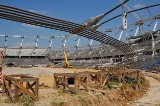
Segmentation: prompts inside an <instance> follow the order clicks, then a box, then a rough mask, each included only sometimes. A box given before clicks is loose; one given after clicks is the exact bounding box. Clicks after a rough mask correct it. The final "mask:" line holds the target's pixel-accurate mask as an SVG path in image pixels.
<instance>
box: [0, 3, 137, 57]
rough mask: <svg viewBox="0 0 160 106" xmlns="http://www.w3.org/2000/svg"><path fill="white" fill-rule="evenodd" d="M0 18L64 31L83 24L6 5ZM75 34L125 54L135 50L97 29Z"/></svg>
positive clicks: (0, 9)
mask: <svg viewBox="0 0 160 106" xmlns="http://www.w3.org/2000/svg"><path fill="white" fill-rule="evenodd" d="M0 18H3V19H7V20H12V21H16V22H21V23H26V24H30V25H35V26H40V27H45V28H50V29H55V30H60V31H65V32H69V33H71V32H72V31H73V30H75V29H76V28H79V27H83V25H79V24H76V23H72V22H69V21H63V20H60V19H56V18H52V17H48V16H44V15H40V14H37V13H33V12H29V11H26V10H22V9H18V8H15V7H10V6H6V5H0ZM77 35H80V36H83V37H86V38H89V39H93V40H96V41H99V42H101V43H103V44H108V45H111V46H114V47H115V48H118V49H119V50H120V51H122V52H124V53H125V54H127V55H131V54H135V52H134V51H133V50H132V49H131V48H130V47H129V45H128V44H126V43H124V42H122V41H119V40H117V39H114V38H112V37H110V36H108V35H106V34H104V33H102V32H99V31H91V30H89V29H86V30H83V31H81V32H79V33H77Z"/></svg>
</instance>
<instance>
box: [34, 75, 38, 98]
mask: <svg viewBox="0 0 160 106" xmlns="http://www.w3.org/2000/svg"><path fill="white" fill-rule="evenodd" d="M38 92H39V78H37V79H36V83H35V96H36V98H37V100H38Z"/></svg>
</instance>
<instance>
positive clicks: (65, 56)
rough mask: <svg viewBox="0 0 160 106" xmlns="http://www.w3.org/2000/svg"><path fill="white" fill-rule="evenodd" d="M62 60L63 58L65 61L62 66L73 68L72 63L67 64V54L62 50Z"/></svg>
mask: <svg viewBox="0 0 160 106" xmlns="http://www.w3.org/2000/svg"><path fill="white" fill-rule="evenodd" d="M64 60H65V63H64V66H63V67H64V68H73V66H72V65H70V64H69V62H68V59H67V55H66V52H65V51H64Z"/></svg>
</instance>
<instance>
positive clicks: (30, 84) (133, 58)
mask: <svg viewBox="0 0 160 106" xmlns="http://www.w3.org/2000/svg"><path fill="white" fill-rule="evenodd" d="M118 1H119V2H118V3H119V4H118V5H117V6H115V4H114V3H115V1H114V3H113V4H114V7H112V9H109V10H108V11H107V12H106V11H105V12H103V14H100V15H97V16H94V17H91V18H89V19H87V20H85V22H84V23H83V24H79V23H77V22H76V21H75V22H73V21H68V19H63V18H55V16H52V15H49V13H48V15H46V12H41V13H40V12H37V11H34V10H27V9H25V7H23V6H22V7H23V8H18V7H16V6H12V5H5V4H0V18H1V20H0V23H3V24H2V25H4V28H3V29H2V31H0V33H1V34H0V51H1V58H0V63H1V64H0V66H1V67H0V94H1V93H2V95H0V104H2V105H10V104H9V103H7V102H6V101H9V102H10V103H14V104H11V105H13V106H16V105H24V106H35V105H36V106H44V105H46V106H63V105H64V106H75V105H78V106H110V105H113V106H114V105H115V104H118V106H122V105H128V104H129V105H131V106H132V105H133V106H135V105H146V104H147V103H148V104H151V105H159V104H160V98H159V95H158V94H157V92H159V90H160V89H159V88H160V82H159V81H160V29H159V26H160V25H159V23H158V22H159V19H160V14H159V13H157V11H156V10H158V9H159V6H160V4H158V2H156V4H148V5H147V6H146V5H139V4H136V5H135V6H134V8H133V9H131V8H130V7H129V6H128V3H130V2H133V1H130V2H129V0H124V1H123V0H118ZM134 2H135V1H134ZM134 2H133V3H134ZM4 3H5V2H4ZM136 3H139V2H136ZM6 4H8V3H6ZM9 4H10V3H9ZM71 4H72V3H71ZM111 4H112V3H111ZM83 5H84V4H83ZM94 5H95V4H94ZM129 5H130V6H131V4H129ZM91 7H92V6H91ZM27 8H29V7H27ZM31 9H32V8H31ZM92 9H94V8H93V7H92ZM64 10H65V9H64ZM83 10H84V9H83ZM48 11H50V10H48ZM59 11H60V9H59ZM86 11H87V10H86ZM119 12H120V14H119ZM76 13H77V12H76ZM93 13H94V12H93ZM137 13H139V14H142V15H144V16H143V17H142V16H139V15H138V14H137ZM55 14H60V13H59V12H58V13H55ZM65 14H66V12H65ZM79 14H81V12H79ZM79 14H77V16H78V15H79ZM88 14H89V13H88ZM109 14H111V16H112V18H109V19H107V20H106V19H105V17H106V16H110V15H109ZM117 14H118V15H117ZM86 15H87V14H86ZM66 16H68V17H69V15H66ZM59 17H61V16H59ZM75 17H76V16H75ZM107 18H108V17H107ZM62 19H63V20H62ZM75 19H76V18H75ZM105 24H107V27H106V26H104V25H105ZM5 25H6V26H5ZM7 25H8V26H7ZM12 25H13V26H12ZM117 25H118V26H117ZM14 26H15V28H14ZM5 27H8V28H5ZM26 27H28V29H27V28H26ZM30 29H32V30H30ZM16 32H17V33H18V32H20V33H18V34H17V33H16ZM6 33H9V34H6ZM155 86H157V87H156V88H155ZM3 94H5V95H3ZM145 95H146V96H145ZM153 95H154V96H153ZM154 97H155V98H154ZM149 98H150V99H151V100H150V99H149ZM146 100H148V102H146ZM116 106H117V105H116Z"/></svg>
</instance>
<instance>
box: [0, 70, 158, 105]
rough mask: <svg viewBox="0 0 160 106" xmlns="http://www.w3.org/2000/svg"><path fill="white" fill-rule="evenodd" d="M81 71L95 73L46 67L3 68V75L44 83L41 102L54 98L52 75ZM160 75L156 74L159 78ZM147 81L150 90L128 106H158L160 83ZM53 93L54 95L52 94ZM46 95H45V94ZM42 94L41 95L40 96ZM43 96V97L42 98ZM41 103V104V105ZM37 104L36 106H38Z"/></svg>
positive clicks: (152, 80)
mask: <svg viewBox="0 0 160 106" xmlns="http://www.w3.org/2000/svg"><path fill="white" fill-rule="evenodd" d="M81 71H97V70H93V69H63V68H46V67H33V68H19V67H12V68H8V67H4V68H3V75H6V74H26V75H31V76H35V77H39V80H40V84H41V83H45V85H48V86H49V87H50V89H47V88H45V89H40V94H39V97H40V99H41V100H42V98H43V99H44V98H45V99H46V98H48V96H50V95H52V96H55V92H57V91H56V90H53V89H52V90H51V88H52V87H53V74H54V73H74V72H81ZM159 75H160V74H158V76H159ZM146 78H147V79H148V80H149V83H150V88H149V91H148V92H147V93H146V94H145V95H144V96H143V97H142V98H141V99H139V100H137V101H134V102H131V103H129V106H160V81H158V80H156V79H154V78H151V77H148V76H147V77H146ZM159 78H160V77H159ZM53 92H54V93H53ZM45 93H46V94H45ZM41 94H43V95H41ZM44 94H45V96H44ZM41 102H42V103H41ZM41 102H39V103H40V104H39V105H40V106H41V104H43V100H42V101H41ZM48 103H49V104H46V105H45V106H48V105H51V104H50V103H51V102H50V101H49V99H48ZM4 105H5V106H17V105H16V104H8V103H4V104H1V103H0V106H4ZM39 105H38V104H37V106H39Z"/></svg>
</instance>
